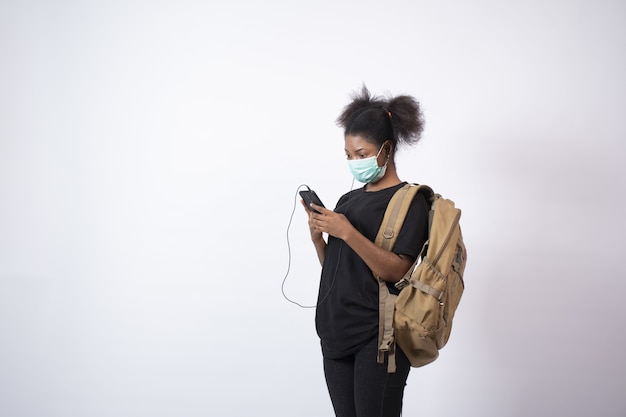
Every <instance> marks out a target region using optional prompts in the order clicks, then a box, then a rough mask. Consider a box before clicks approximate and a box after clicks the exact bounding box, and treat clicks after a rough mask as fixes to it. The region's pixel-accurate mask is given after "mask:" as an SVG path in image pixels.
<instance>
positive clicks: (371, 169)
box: [348, 146, 387, 184]
mask: <svg viewBox="0 0 626 417" xmlns="http://www.w3.org/2000/svg"><path fill="white" fill-rule="evenodd" d="M382 150H383V147H382V146H381V147H380V149H379V150H378V153H377V154H376V156H371V157H369V158H364V159H352V160H349V161H348V167H349V168H350V172H352V175H353V176H354V179H356V180H357V181H359V182H362V183H364V184H370V183H373V182H376V181H378V180H379V179H381V178H382V177H383V176H384V175H385V171H387V161H385V165H383V166H382V167H379V166H378V156H379V155H380V151H382Z"/></svg>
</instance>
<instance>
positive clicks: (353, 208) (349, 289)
mask: <svg viewBox="0 0 626 417" xmlns="http://www.w3.org/2000/svg"><path fill="white" fill-rule="evenodd" d="M405 184H406V183H401V184H398V185H396V186H393V187H389V188H386V189H383V190H380V191H373V192H367V191H365V187H363V188H359V189H356V190H352V191H350V192H348V193H347V194H344V195H343V196H342V197H341V198H340V199H339V201H338V202H337V206H336V207H335V210H334V211H335V212H337V213H342V214H344V215H345V216H346V217H347V218H348V220H349V221H350V223H352V225H353V226H354V227H355V228H356V229H357V230H358V231H359V232H361V233H362V234H363V235H364V236H365V237H367V238H368V239H369V240H371V241H372V242H373V241H375V240H376V235H377V233H378V229H379V228H380V224H381V223H382V221H383V216H384V214H385V209H386V208H387V205H388V203H389V201H390V200H391V197H393V195H394V193H395V192H396V191H397V190H398V189H400V188H401V187H402V186H404V185H405ZM427 238H428V204H427V203H426V199H425V198H424V197H423V196H422V195H421V194H420V193H418V194H417V195H416V196H415V198H414V199H413V201H412V203H411V206H410V208H409V212H408V214H407V216H406V219H405V221H404V224H403V225H402V229H401V230H400V233H399V234H398V238H397V240H396V242H395V244H394V246H393V248H392V251H393V252H394V253H397V254H402V255H408V256H410V257H412V258H416V257H417V255H418V254H419V251H420V250H421V249H422V246H423V244H424V242H425V241H426V239H427ZM388 287H389V288H390V291H391V292H395V293H396V294H397V290H396V289H395V287H394V286H393V285H391V284H389V285H388ZM378 291H379V290H378V282H377V281H376V279H374V275H373V274H372V271H371V270H370V269H369V267H368V266H367V265H366V264H365V262H364V261H363V260H362V259H361V258H360V257H359V256H358V255H357V254H356V252H354V251H353V250H352V248H350V247H349V246H348V245H347V244H346V243H345V242H344V241H343V240H341V239H337V238H335V237H332V236H329V238H328V245H327V246H326V252H325V255H324V264H323V267H322V276H321V281H320V289H319V295H318V307H317V311H316V316H315V325H316V328H317V334H318V335H319V337H320V339H321V344H322V352H323V354H324V356H326V357H328V358H332V359H337V358H341V357H344V356H347V355H350V354H352V353H354V352H356V351H358V350H359V349H360V348H361V347H362V346H364V345H365V344H366V343H368V342H369V341H370V340H371V339H372V338H374V337H377V336H378Z"/></svg>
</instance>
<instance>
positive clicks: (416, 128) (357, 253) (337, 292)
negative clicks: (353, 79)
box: [304, 87, 428, 417]
mask: <svg viewBox="0 0 626 417" xmlns="http://www.w3.org/2000/svg"><path fill="white" fill-rule="evenodd" d="M337 122H338V124H339V125H340V126H341V127H343V129H344V140H345V152H346V157H347V159H348V165H349V169H350V171H351V172H352V174H353V175H354V178H355V179H356V180H357V181H359V182H361V183H364V184H365V185H364V186H363V187H362V188H358V189H355V190H352V191H350V192H348V193H346V194H345V195H343V196H342V197H341V198H340V199H339V201H338V202H337V206H336V207H335V209H334V211H333V210H328V209H326V208H324V207H319V206H316V205H313V207H312V208H314V209H316V210H317V211H318V212H319V213H315V212H314V211H311V210H308V213H309V220H308V221H309V228H310V231H311V239H312V240H313V244H314V246H315V250H316V252H317V256H318V258H319V260H320V263H321V264H322V274H321V282H320V289H319V296H318V306H317V312H316V318H315V323H316V328H317V332H318V335H319V337H320V339H321V346H322V354H323V358H324V373H325V376H326V383H327V386H328V390H329V393H330V398H331V401H332V404H333V408H334V410H335V414H336V416H337V417H370V416H371V417H381V416H382V417H397V416H400V414H401V412H402V398H403V393H404V387H405V385H406V380H407V377H408V375H409V369H410V364H409V362H408V360H407V358H406V356H405V355H404V353H403V352H402V351H401V350H400V348H399V347H397V348H396V349H397V350H396V365H397V370H396V372H395V373H388V372H387V363H386V362H387V360H386V359H385V363H382V364H381V363H378V362H377V355H378V310H379V307H378V291H379V289H378V282H377V281H376V279H375V278H374V275H377V276H378V277H380V278H381V279H383V280H385V281H387V283H388V286H389V288H390V291H392V292H393V293H396V294H397V293H398V291H397V290H396V289H395V287H394V286H393V283H395V282H397V281H399V280H400V279H401V278H402V277H403V276H404V273H405V272H406V271H407V270H408V269H409V268H410V266H411V265H412V263H413V261H414V260H415V258H416V256H417V255H418V254H419V251H420V249H421V247H422V245H423V244H424V242H425V240H426V238H427V233H428V206H427V203H426V201H425V199H424V198H423V197H422V196H421V195H420V194H419V193H418V194H417V196H416V197H415V199H414V200H413V202H412V204H411V207H410V209H409V213H408V215H407V217H406V220H405V222H404V224H403V226H402V229H401V231H400V233H399V235H398V238H397V240H396V243H395V245H394V247H393V248H392V250H391V251H387V250H384V249H382V248H380V247H378V246H377V245H375V244H374V240H375V238H376V234H377V232H378V229H379V227H380V224H381V223H382V219H383V215H384V213H385V209H386V208H387V204H388V203H389V200H390V199H391V197H392V196H393V194H394V193H395V192H396V191H397V190H398V189H399V188H401V187H402V186H403V185H404V184H406V183H405V182H403V181H401V180H400V178H399V177H398V174H397V172H396V164H395V161H394V156H395V153H396V150H397V148H398V146H399V145H411V144H414V143H416V142H417V141H418V140H419V139H420V134H421V132H422V129H423V119H422V113H421V110H420V107H419V103H418V102H417V101H416V100H415V99H414V98H413V97H410V96H405V95H401V96H396V97H391V98H380V97H373V96H371V95H370V93H369V91H368V90H367V88H366V87H363V89H362V91H361V92H360V93H358V94H356V95H354V96H353V97H352V101H351V102H350V103H349V104H348V105H347V106H346V107H345V108H344V109H343V112H342V113H341V115H340V116H339V118H338V119H337ZM304 205H305V208H306V204H304ZM324 233H325V234H327V235H328V242H326V240H325V239H324Z"/></svg>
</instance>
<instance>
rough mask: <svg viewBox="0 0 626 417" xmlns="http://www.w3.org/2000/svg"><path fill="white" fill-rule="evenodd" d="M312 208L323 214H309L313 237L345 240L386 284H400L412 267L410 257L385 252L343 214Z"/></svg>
mask: <svg viewBox="0 0 626 417" xmlns="http://www.w3.org/2000/svg"><path fill="white" fill-rule="evenodd" d="M313 207H314V208H315V209H316V210H317V211H319V212H320V213H314V212H311V213H310V215H309V216H310V219H309V226H310V227H311V233H312V235H313V232H314V231H315V232H316V233H320V235H321V233H322V232H326V233H328V234H330V235H332V236H335V237H336V238H339V239H342V240H343V241H344V242H346V244H347V245H348V246H350V247H351V248H352V250H354V251H355V252H356V253H357V254H358V255H359V256H360V257H361V259H363V261H364V262H365V263H366V264H367V266H368V267H369V268H370V269H371V270H372V272H373V273H374V274H375V275H376V276H378V277H380V278H381V279H383V280H384V281H389V282H398V281H399V280H400V279H402V277H403V276H404V274H405V273H406V271H408V269H409V268H410V267H411V265H412V264H413V259H411V258H410V257H408V256H404V255H398V254H395V253H393V252H390V251H388V250H386V249H383V248H381V247H380V246H378V245H376V244H375V243H374V242H372V241H371V240H369V239H368V238H366V237H365V236H364V235H363V234H361V232H359V231H358V230H357V229H356V228H355V227H354V226H352V224H351V223H350V221H349V220H348V219H347V218H346V217H345V216H344V215H343V214H340V213H335V212H334V211H331V210H328V209H325V208H324V207H319V206H313ZM316 248H317V245H316ZM324 248H325V244H324ZM318 257H319V253H318Z"/></svg>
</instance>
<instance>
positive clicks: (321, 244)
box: [301, 200, 326, 265]
mask: <svg viewBox="0 0 626 417" xmlns="http://www.w3.org/2000/svg"><path fill="white" fill-rule="evenodd" d="M301 202H302V205H303V206H304V209H305V210H306V212H307V214H308V216H309V231H310V232H311V241H313V246H315V252H316V253H317V259H319V261H320V265H324V256H325V255H326V241H325V240H324V236H323V235H322V232H321V231H320V230H318V228H317V227H316V226H315V223H314V221H313V211H311V209H310V208H308V207H307V206H306V203H305V202H304V201H303V200H301Z"/></svg>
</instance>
